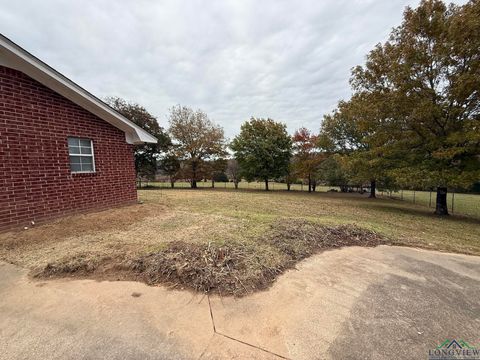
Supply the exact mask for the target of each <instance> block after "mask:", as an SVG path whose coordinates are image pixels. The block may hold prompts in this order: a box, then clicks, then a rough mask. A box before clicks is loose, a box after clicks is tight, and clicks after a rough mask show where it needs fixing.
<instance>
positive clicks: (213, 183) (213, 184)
mask: <svg viewBox="0 0 480 360" xmlns="http://www.w3.org/2000/svg"><path fill="white" fill-rule="evenodd" d="M214 188H215V180H213V179H212V189H214Z"/></svg>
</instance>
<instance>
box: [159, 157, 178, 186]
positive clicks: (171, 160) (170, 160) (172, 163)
mask: <svg viewBox="0 0 480 360" xmlns="http://www.w3.org/2000/svg"><path fill="white" fill-rule="evenodd" d="M158 167H159V168H160V169H161V170H163V171H164V172H165V174H167V175H168V177H169V179H170V187H171V188H172V189H173V188H174V187H175V181H176V180H177V177H178V174H179V171H180V161H179V160H178V158H177V157H176V156H175V155H174V154H173V153H169V154H167V155H166V156H164V157H163V158H162V159H160V161H159V166H158Z"/></svg>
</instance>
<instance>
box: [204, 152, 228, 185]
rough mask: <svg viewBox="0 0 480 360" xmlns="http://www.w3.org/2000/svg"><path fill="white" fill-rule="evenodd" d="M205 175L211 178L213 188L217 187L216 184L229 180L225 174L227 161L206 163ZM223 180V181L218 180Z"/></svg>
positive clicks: (216, 160) (214, 160)
mask: <svg viewBox="0 0 480 360" xmlns="http://www.w3.org/2000/svg"><path fill="white" fill-rule="evenodd" d="M204 167H205V174H206V177H207V178H210V180H211V182H212V188H214V187H215V182H216V181H218V182H220V181H223V180H225V179H226V180H227V181H228V177H227V175H226V174H225V168H226V167H227V160H226V159H223V158H217V159H213V160H209V161H205V164H204ZM218 179H221V180H218Z"/></svg>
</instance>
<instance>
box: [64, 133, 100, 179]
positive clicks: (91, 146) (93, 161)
mask: <svg viewBox="0 0 480 360" xmlns="http://www.w3.org/2000/svg"><path fill="white" fill-rule="evenodd" d="M68 139H79V140H88V141H90V149H91V150H92V153H91V154H71V153H70V144H68ZM67 146H68V161H69V163H68V165H69V166H70V172H71V173H72V174H93V173H95V170H96V169H95V150H94V148H93V140H92V139H89V138H83V137H80V136H68V137H67ZM80 147H81V146H80ZM71 156H80V157H82V156H83V157H89V158H92V170H89V171H74V170H72V167H71V164H70V160H71Z"/></svg>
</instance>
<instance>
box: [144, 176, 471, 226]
mask: <svg viewBox="0 0 480 360" xmlns="http://www.w3.org/2000/svg"><path fill="white" fill-rule="evenodd" d="M139 185H140V184H139ZM140 187H142V188H145V187H149V188H163V189H166V188H170V187H171V185H170V182H160V181H148V182H142V184H141V186H140ZM174 187H175V188H183V189H186V188H190V182H188V181H178V182H175V184H174ZM197 187H198V188H201V189H202V188H203V189H207V188H212V183H211V181H199V182H197ZM214 187H215V188H216V189H232V190H233V189H235V184H234V183H233V182H215V184H214ZM268 187H269V189H270V190H272V191H275V190H282V191H285V190H287V184H285V183H279V182H274V181H270V182H269V184H268ZM238 189H242V190H264V189H265V183H264V182H250V183H249V182H246V181H242V182H239V183H238ZM290 191H304V192H306V191H308V185H305V184H291V185H290ZM315 191H317V192H327V191H340V188H338V187H335V186H317V187H316V189H315ZM366 196H367V195H366ZM377 196H379V197H383V198H390V199H396V200H402V201H406V202H409V203H412V204H415V205H421V206H425V207H429V208H432V209H433V208H435V202H436V192H435V191H415V190H399V191H394V192H389V191H383V190H378V191H377ZM447 205H448V210H449V212H450V213H451V214H462V215H467V216H471V217H475V218H480V194H464V193H455V192H449V193H447Z"/></svg>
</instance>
